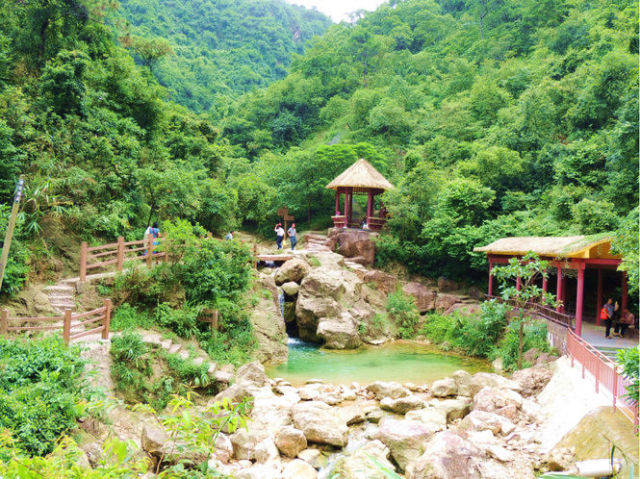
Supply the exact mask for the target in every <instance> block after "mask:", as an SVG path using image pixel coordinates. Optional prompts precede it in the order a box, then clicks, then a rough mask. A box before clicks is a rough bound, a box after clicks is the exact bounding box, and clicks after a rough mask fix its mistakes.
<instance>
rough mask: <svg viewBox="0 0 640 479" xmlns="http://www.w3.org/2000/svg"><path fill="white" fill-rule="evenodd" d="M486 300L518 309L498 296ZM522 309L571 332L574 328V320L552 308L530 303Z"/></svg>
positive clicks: (509, 300) (514, 304) (510, 300)
mask: <svg viewBox="0 0 640 479" xmlns="http://www.w3.org/2000/svg"><path fill="white" fill-rule="evenodd" d="M487 298H488V299H495V300H497V301H499V302H501V303H506V304H508V305H510V306H513V307H514V308H517V307H518V304H517V303H516V302H515V301H514V300H512V299H508V300H505V299H502V298H501V297H500V296H487ZM524 308H525V310H526V311H527V312H528V313H530V314H531V315H532V316H536V317H538V318H543V319H546V320H547V321H551V322H552V323H556V324H559V325H560V326H564V327H565V328H569V329H571V330H573V329H574V327H575V326H574V322H575V318H574V317H573V316H572V315H570V314H566V313H560V312H558V311H556V310H555V309H553V308H549V307H548V306H544V305H542V304H538V303H534V302H532V301H529V302H527V303H525V307H524Z"/></svg>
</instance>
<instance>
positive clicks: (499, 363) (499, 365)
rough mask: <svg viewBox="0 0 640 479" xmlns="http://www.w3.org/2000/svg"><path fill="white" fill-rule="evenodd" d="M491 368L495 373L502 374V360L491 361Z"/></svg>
mask: <svg viewBox="0 0 640 479" xmlns="http://www.w3.org/2000/svg"><path fill="white" fill-rule="evenodd" d="M491 367H492V368H493V370H494V371H495V372H497V373H501V372H503V371H504V362H503V361H502V358H495V359H494V360H493V361H491Z"/></svg>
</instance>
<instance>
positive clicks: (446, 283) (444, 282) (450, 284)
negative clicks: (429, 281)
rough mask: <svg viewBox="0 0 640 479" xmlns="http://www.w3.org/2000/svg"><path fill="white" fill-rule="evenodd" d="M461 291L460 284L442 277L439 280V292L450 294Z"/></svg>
mask: <svg viewBox="0 0 640 479" xmlns="http://www.w3.org/2000/svg"><path fill="white" fill-rule="evenodd" d="M457 289H459V286H458V283H456V282H455V281H452V280H450V279H447V278H445V277H444V276H440V277H439V278H438V290H439V291H440V292H441V293H448V292H449V291H456V290H457Z"/></svg>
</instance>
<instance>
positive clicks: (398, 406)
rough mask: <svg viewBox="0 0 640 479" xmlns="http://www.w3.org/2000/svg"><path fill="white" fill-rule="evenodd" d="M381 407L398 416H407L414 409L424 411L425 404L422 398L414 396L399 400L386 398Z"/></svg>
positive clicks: (381, 402)
mask: <svg viewBox="0 0 640 479" xmlns="http://www.w3.org/2000/svg"><path fill="white" fill-rule="evenodd" d="M380 407H381V408H382V409H384V410H385V411H391V412H394V413H396V414H406V413H408V412H409V411H413V410H414V409H422V408H423V407H425V403H424V400H423V399H422V398H420V397H419V396H416V395H414V394H412V395H409V396H404V397H400V398H397V399H393V398H390V397H386V398H384V399H383V400H382V401H380Z"/></svg>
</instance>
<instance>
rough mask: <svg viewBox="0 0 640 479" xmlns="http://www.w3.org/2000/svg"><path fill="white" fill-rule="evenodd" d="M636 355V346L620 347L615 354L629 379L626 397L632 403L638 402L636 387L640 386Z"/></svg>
mask: <svg viewBox="0 0 640 479" xmlns="http://www.w3.org/2000/svg"><path fill="white" fill-rule="evenodd" d="M638 356H639V355H638V347H635V348H628V349H620V350H619V351H618V353H617V354H616V359H617V360H618V362H619V363H620V364H622V367H623V368H624V375H625V376H626V377H627V379H628V380H629V381H631V384H629V385H628V386H627V398H629V400H630V401H631V402H633V403H634V404H638V395H639V393H638V389H639V386H640V378H639V375H640V374H639V371H638V369H639V359H638Z"/></svg>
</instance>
